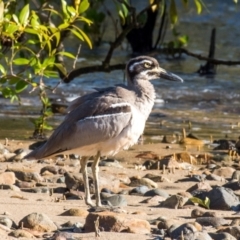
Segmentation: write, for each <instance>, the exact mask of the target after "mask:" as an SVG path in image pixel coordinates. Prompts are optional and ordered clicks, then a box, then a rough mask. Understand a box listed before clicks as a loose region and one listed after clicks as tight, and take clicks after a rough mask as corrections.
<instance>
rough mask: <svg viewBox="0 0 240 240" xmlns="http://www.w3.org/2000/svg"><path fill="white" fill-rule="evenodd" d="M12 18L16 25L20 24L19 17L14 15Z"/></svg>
mask: <svg viewBox="0 0 240 240" xmlns="http://www.w3.org/2000/svg"><path fill="white" fill-rule="evenodd" d="M12 18H13V20H14V22H15V23H17V24H19V20H18V17H17V16H16V15H15V14H13V15H12Z"/></svg>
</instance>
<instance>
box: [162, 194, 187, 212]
mask: <svg viewBox="0 0 240 240" xmlns="http://www.w3.org/2000/svg"><path fill="white" fill-rule="evenodd" d="M187 201H188V198H184V197H183V196H180V195H172V196H171V197H169V198H167V199H166V200H165V201H163V202H161V204H160V207H165V208H173V209H178V208H182V207H183V205H184V204H185V203H186V202H187Z"/></svg>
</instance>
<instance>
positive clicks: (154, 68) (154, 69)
mask: <svg viewBox="0 0 240 240" xmlns="http://www.w3.org/2000/svg"><path fill="white" fill-rule="evenodd" d="M126 72H127V76H128V81H129V83H133V81H134V80H138V79H139V80H152V79H157V78H163V79H166V80H170V81H180V82H183V79H182V78H180V77H178V76H177V75H175V74H173V73H171V72H168V71H166V70H165V69H163V68H161V67H160V66H159V63H158V61H157V60H156V59H155V58H152V57H148V56H140V57H136V58H132V59H131V60H130V61H129V62H128V64H127V66H126Z"/></svg>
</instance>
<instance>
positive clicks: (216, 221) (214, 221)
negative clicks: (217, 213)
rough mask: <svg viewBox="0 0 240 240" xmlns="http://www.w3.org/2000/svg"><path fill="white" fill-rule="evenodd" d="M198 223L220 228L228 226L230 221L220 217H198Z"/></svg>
mask: <svg viewBox="0 0 240 240" xmlns="http://www.w3.org/2000/svg"><path fill="white" fill-rule="evenodd" d="M196 222H197V223H199V224H201V225H202V226H212V227H214V228H219V227H221V226H223V225H225V224H228V221H227V220H225V219H224V218H220V217H198V218H197V219H196Z"/></svg>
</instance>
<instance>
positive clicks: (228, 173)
mask: <svg viewBox="0 0 240 240" xmlns="http://www.w3.org/2000/svg"><path fill="white" fill-rule="evenodd" d="M234 172H235V169H234V168H231V167H221V168H218V169H214V171H213V174H216V175H218V176H221V177H224V178H231V177H232V175H233V173H234Z"/></svg>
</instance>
